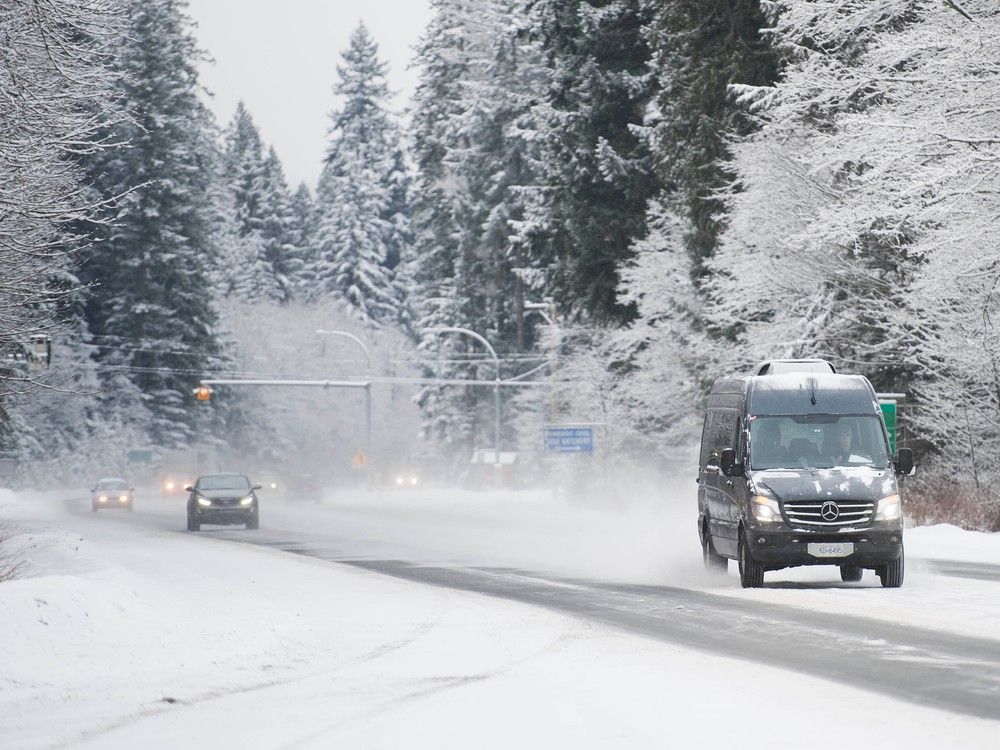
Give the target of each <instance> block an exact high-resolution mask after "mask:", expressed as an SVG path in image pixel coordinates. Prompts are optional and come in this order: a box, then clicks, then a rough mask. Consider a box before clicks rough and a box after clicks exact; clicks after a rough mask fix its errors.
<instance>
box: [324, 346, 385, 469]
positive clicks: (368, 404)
mask: <svg viewBox="0 0 1000 750" xmlns="http://www.w3.org/2000/svg"><path fill="white" fill-rule="evenodd" d="M316 333H317V334H318V335H320V336H339V337H340V338H345V339H348V340H349V341H353V342H354V343H355V344H357V345H358V347H359V348H360V349H361V351H362V353H363V354H364V355H365V374H366V375H371V370H372V358H371V354H370V353H369V352H368V347H367V346H366V345H365V342H364V341H362V340H361V339H359V338H358V337H357V336H355V335H354V334H353V333H348V332H347V331H330V330H326V329H324V328H319V329H317V331H316ZM364 389H365V453H366V454H367V455H366V459H367V462H366V463H365V483H366V484H367V485H368V488H369V489H371V486H372V384H371V381H370V380H369V381H367V382H366V383H365V384H364Z"/></svg>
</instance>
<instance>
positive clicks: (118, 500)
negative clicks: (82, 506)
mask: <svg viewBox="0 0 1000 750" xmlns="http://www.w3.org/2000/svg"><path fill="white" fill-rule="evenodd" d="M134 502H135V491H134V490H133V489H132V488H131V487H129V486H128V482H126V481H125V480H124V479H121V478H119V477H105V478H104V479H98V480H97V484H95V485H94V488H93V489H92V490H91V491H90V510H91V512H93V513H96V512H97V511H99V510H101V509H102V508H124V509H125V510H132V506H133V503H134Z"/></svg>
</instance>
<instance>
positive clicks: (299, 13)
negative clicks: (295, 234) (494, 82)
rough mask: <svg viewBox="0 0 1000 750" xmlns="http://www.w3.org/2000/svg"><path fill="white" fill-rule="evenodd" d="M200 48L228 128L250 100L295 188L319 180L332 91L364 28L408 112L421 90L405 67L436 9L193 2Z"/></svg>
mask: <svg viewBox="0 0 1000 750" xmlns="http://www.w3.org/2000/svg"><path fill="white" fill-rule="evenodd" d="M188 3H189V13H190V15H191V17H192V18H193V19H194V20H195V22H196V23H197V24H198V28H197V29H196V33H197V36H198V41H199V42H200V44H201V47H202V48H203V49H204V50H205V51H206V52H208V54H209V55H211V57H212V58H213V59H214V62H213V63H209V64H206V65H205V66H203V69H202V82H203V83H204V84H205V85H206V86H207V87H208V89H209V90H210V91H212V92H213V93H214V94H215V96H214V98H213V100H212V108H213V109H214V110H215V113H216V117H218V119H219V122H220V123H222V124H223V125H225V124H226V123H227V122H228V121H229V119H230V117H231V116H232V114H233V110H234V109H235V108H236V103H237V102H238V101H239V100H240V99H243V100H244V101H245V102H246V104H247V107H249V109H250V112H251V113H252V114H253V117H254V119H255V120H256V122H257V125H258V127H259V128H260V130H261V134H262V135H263V138H264V140H265V141H266V142H268V143H273V144H274V146H275V148H276V149H277V150H278V154H279V156H281V160H282V162H283V163H284V165H285V171H286V174H287V176H288V181H289V183H290V184H291V185H292V188H293V189H294V187H295V186H296V185H297V184H298V183H299V182H300V181H302V180H305V181H306V183H307V184H309V186H310V187H313V186H314V185H315V181H316V178H317V176H318V175H319V171H320V162H321V160H322V158H323V154H324V152H325V147H326V131H327V127H328V125H329V113H330V111H331V110H332V109H333V108H334V106H335V101H334V97H333V93H332V92H331V86H332V85H333V81H334V77H335V75H336V66H337V63H338V62H339V60H340V53H341V52H342V51H343V50H344V48H345V47H346V46H347V41H348V37H349V36H350V34H351V31H353V30H354V27H355V26H357V24H358V21H361V20H364V22H365V24H366V25H367V26H368V28H369V30H370V31H371V33H372V36H374V37H375V41H376V42H378V45H379V50H380V54H381V57H382V59H383V60H385V61H387V62H388V63H389V85H390V87H392V89H393V90H394V91H396V92H398V96H397V98H396V102H395V106H396V107H397V108H398V109H402V108H403V106H404V105H405V104H406V101H407V99H408V97H409V96H410V94H411V93H412V91H413V88H414V86H415V85H416V72H415V71H413V70H408V69H407V67H408V65H409V63H410V62H411V60H412V57H413V47H414V45H415V44H416V43H417V41H418V39H419V38H420V35H421V33H423V30H424V28H425V27H426V25H427V22H428V21H429V20H430V8H429V4H430V3H429V0H188Z"/></svg>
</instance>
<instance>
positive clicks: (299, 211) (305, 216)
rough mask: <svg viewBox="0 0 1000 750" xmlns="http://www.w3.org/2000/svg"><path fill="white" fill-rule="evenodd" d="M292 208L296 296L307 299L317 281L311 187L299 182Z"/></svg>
mask: <svg viewBox="0 0 1000 750" xmlns="http://www.w3.org/2000/svg"><path fill="white" fill-rule="evenodd" d="M290 210H291V214H292V232H293V235H292V238H291V242H292V244H293V245H294V246H295V248H296V256H295V259H294V264H293V266H292V273H293V277H292V278H293V289H294V296H296V297H298V298H301V299H306V298H308V297H310V296H312V289H313V286H314V285H315V283H316V276H315V274H316V263H317V257H316V200H315V198H313V194H312V192H311V191H310V190H309V187H308V186H307V185H306V184H305V183H304V182H303V183H299V186H298V188H297V189H296V190H295V193H293V194H292V199H291V204H290Z"/></svg>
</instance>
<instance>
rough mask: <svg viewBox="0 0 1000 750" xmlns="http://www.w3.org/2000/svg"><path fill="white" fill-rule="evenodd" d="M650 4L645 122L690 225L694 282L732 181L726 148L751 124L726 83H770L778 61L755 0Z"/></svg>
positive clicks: (664, 178)
mask: <svg viewBox="0 0 1000 750" xmlns="http://www.w3.org/2000/svg"><path fill="white" fill-rule="evenodd" d="M652 5H653V8H654V12H653V16H652V18H651V19H650V22H649V25H648V27H647V32H646V34H647V38H648V39H649V44H650V47H651V50H652V60H651V66H650V67H651V73H652V75H653V77H654V80H655V84H656V86H655V88H656V92H657V93H656V102H655V107H654V108H653V109H652V111H651V113H650V115H649V117H648V125H649V127H650V129H651V136H652V143H651V147H652V150H653V160H654V162H655V166H656V170H657V172H658V174H659V176H660V179H661V182H662V183H663V184H664V185H665V186H666V187H667V190H668V193H667V199H668V200H669V201H670V202H671V204H672V205H673V206H674V207H675V208H676V210H677V211H678V212H681V213H682V215H683V216H684V217H685V218H686V220H687V222H688V223H689V225H690V229H689V230H687V235H686V236H685V243H686V245H687V248H688V251H689V252H690V253H691V257H692V258H693V260H694V273H695V276H696V278H697V277H700V276H701V275H702V273H703V269H702V261H703V259H705V258H707V257H709V256H711V255H712V253H713V252H714V251H715V247H716V244H717V241H718V235H719V232H720V230H721V228H722V224H723V222H724V218H725V210H724V206H723V203H722V200H721V193H722V192H723V191H724V190H725V188H726V187H727V186H728V185H729V184H730V183H731V182H732V180H733V175H732V174H731V172H730V170H729V169H728V167H727V163H728V157H729V153H728V147H729V143H730V141H731V139H732V138H733V137H734V136H735V137H739V136H743V135H747V134H748V133H749V132H750V131H751V130H752V126H753V123H752V120H751V118H750V116H749V114H748V113H747V112H746V110H745V109H744V108H743V107H740V106H739V105H738V104H737V103H736V101H735V98H734V97H733V96H732V93H731V91H730V86H731V85H732V84H735V83H738V84H743V85H747V84H749V85H758V86H764V85H768V84H771V83H773V81H774V78H775V76H776V75H777V59H776V55H775V53H774V51H773V50H772V49H771V46H770V44H769V42H768V38H767V37H766V36H764V35H763V34H762V33H761V30H762V28H763V27H764V25H765V23H766V21H765V18H764V14H763V12H762V11H761V3H760V0H736V1H735V2H732V1H731V0H726V2H705V0H669V2H662V3H653V4H652ZM653 210H654V211H658V210H659V208H657V207H656V206H655V205H654V208H653Z"/></svg>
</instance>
